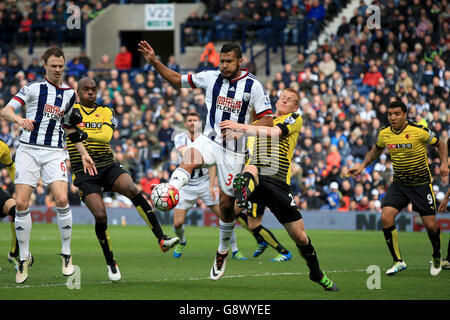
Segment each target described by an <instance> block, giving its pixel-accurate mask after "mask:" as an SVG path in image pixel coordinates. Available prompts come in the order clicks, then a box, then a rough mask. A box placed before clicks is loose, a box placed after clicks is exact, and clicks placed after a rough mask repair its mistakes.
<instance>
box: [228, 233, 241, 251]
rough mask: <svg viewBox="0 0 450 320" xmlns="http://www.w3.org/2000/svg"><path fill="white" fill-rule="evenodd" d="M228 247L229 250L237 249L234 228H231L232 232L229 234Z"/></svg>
mask: <svg viewBox="0 0 450 320" xmlns="http://www.w3.org/2000/svg"><path fill="white" fill-rule="evenodd" d="M230 247H231V252H236V251H239V249H238V246H237V240H236V230H235V229H233V233H232V234H231V239H230Z"/></svg>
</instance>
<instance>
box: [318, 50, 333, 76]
mask: <svg viewBox="0 0 450 320" xmlns="http://www.w3.org/2000/svg"><path fill="white" fill-rule="evenodd" d="M319 71H320V72H323V73H324V74H325V77H329V76H331V75H332V74H333V73H334V72H335V71H336V62H335V61H334V60H333V58H332V57H331V54H329V53H328V52H327V53H325V55H324V57H323V61H320V62H319Z"/></svg>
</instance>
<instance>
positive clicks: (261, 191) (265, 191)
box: [248, 175, 302, 224]
mask: <svg viewBox="0 0 450 320" xmlns="http://www.w3.org/2000/svg"><path fill="white" fill-rule="evenodd" d="M258 178H259V185H258V186H257V187H256V189H255V190H254V191H253V192H252V194H251V195H250V198H249V199H248V200H249V201H251V202H253V203H256V204H258V207H262V209H263V210H264V207H265V206H266V207H268V208H269V209H270V211H272V213H273V214H274V215H275V217H276V218H277V220H278V221H279V222H280V223H281V224H284V223H288V222H294V221H297V220H300V219H301V218H302V215H301V213H300V211H299V210H298V208H297V205H296V204H295V200H294V196H293V195H292V190H291V187H290V186H289V185H288V184H286V183H285V182H282V181H279V180H276V179H274V178H271V177H267V176H262V175H259V176H258Z"/></svg>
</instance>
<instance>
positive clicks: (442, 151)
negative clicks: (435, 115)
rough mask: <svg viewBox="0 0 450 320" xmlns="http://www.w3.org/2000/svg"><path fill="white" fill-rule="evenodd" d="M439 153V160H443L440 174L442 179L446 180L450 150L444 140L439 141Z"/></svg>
mask: <svg viewBox="0 0 450 320" xmlns="http://www.w3.org/2000/svg"><path fill="white" fill-rule="evenodd" d="M437 147H438V152H439V159H440V160H441V166H440V174H441V177H442V178H445V177H447V176H448V148H447V143H446V142H445V141H444V139H439V142H438V145H437Z"/></svg>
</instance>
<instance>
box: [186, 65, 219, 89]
mask: <svg viewBox="0 0 450 320" xmlns="http://www.w3.org/2000/svg"><path fill="white" fill-rule="evenodd" d="M217 73H218V71H216V70H213V71H211V70H209V71H202V72H199V73H195V74H184V75H182V76H181V87H182V88H192V89H195V88H203V89H206V87H207V86H208V85H210V84H211V83H210V82H211V80H212V78H213V77H214V78H215V77H216V74H217Z"/></svg>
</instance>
